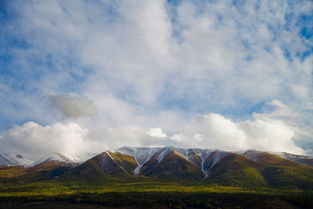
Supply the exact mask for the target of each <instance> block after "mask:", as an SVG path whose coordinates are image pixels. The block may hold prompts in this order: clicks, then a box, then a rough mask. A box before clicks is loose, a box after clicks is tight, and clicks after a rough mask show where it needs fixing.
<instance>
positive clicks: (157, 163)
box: [140, 147, 203, 179]
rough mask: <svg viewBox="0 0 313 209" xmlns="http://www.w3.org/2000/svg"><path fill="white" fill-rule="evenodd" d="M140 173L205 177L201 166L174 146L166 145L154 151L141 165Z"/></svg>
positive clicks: (154, 175) (172, 176)
mask: <svg viewBox="0 0 313 209" xmlns="http://www.w3.org/2000/svg"><path fill="white" fill-rule="evenodd" d="M140 174H141V175H145V176H152V177H158V178H189V179H201V178H202V177H203V175H202V171H201V169H200V167H199V166H197V165H196V164H194V163H192V162H191V161H189V160H188V159H187V158H186V157H185V156H184V155H182V154H181V153H180V152H178V151H177V150H176V149H174V148H169V147H165V148H163V149H160V150H159V151H158V152H156V153H154V154H153V155H152V156H151V158H150V159H149V160H148V161H147V162H146V163H145V164H144V165H143V166H142V167H141V169H140Z"/></svg>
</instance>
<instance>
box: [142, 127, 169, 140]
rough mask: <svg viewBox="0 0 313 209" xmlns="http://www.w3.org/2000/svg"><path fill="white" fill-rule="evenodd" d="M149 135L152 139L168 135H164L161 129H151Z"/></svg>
mask: <svg viewBox="0 0 313 209" xmlns="http://www.w3.org/2000/svg"><path fill="white" fill-rule="evenodd" d="M147 134H149V135H150V136H152V137H157V138H165V137H167V135H166V133H164V132H163V130H162V129H161V128H150V129H149V131H148V132H147Z"/></svg>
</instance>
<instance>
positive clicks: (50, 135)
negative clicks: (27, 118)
mask: <svg viewBox="0 0 313 209" xmlns="http://www.w3.org/2000/svg"><path fill="white" fill-rule="evenodd" d="M87 135H88V130H87V129H85V128H83V127H81V126H80V125H78V124H75V123H67V124H62V123H55V124H52V125H49V126H41V125H39V124H37V123H35V122H27V123H25V124H23V125H21V126H14V127H13V128H11V129H9V130H7V131H5V132H3V133H2V134H1V140H0V142H1V148H0V149H1V152H2V153H5V152H8V151H9V152H13V153H21V152H22V154H24V153H25V154H26V155H28V156H31V157H32V158H34V159H38V158H40V157H45V156H47V155H49V154H50V153H53V152H61V153H65V154H69V155H78V156H79V155H81V154H85V152H86V151H88V150H89V149H93V148H94V147H95V146H93V144H92V141H90V140H88V139H87V138H86V137H87Z"/></svg>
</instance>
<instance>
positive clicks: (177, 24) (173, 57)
mask: <svg viewBox="0 0 313 209" xmlns="http://www.w3.org/2000/svg"><path fill="white" fill-rule="evenodd" d="M312 14H313V2H312V1H309V0H302V1H301V0H299V1H288V0H277V1H270V0H262V1H236V0H233V1H222V0H219V1H187V0H186V1H184V0H181V1H180V0H177V1H173V0H168V1H165V0H149V1H146V0H137V1H134V0H123V1H114V0H103V1H96V0H95V1H93V0H91V1H79V0H75V1H74V0H69V1H62V0H56V1H36V0H28V1H8V0H7V1H5V0H4V1H1V4H0V31H1V33H0V44H1V48H0V66H1V68H0V107H1V108H0V130H1V133H0V144H1V146H0V152H14V153H15V152H19V153H25V154H26V155H29V156H31V157H33V158H39V157H40V156H42V155H47V154H49V153H50V152H56V151H57V152H64V153H66V154H72V155H84V154H86V153H97V152H101V151H104V150H106V149H111V148H117V147H120V146H126V145H127V146H163V145H173V146H180V147H202V148H218V149H227V150H242V149H259V150H268V151H287V152H293V153H301V154H305V153H307V154H309V153H311V152H312V147H313V133H312V128H311V127H312V125H313V120H312V118H313V103H312V96H313V95H312V88H313V85H312V84H313V82H312V69H313V67H312V66H313V15H312ZM34 153H35V154H34Z"/></svg>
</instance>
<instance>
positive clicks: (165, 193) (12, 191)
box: [0, 178, 313, 209]
mask: <svg viewBox="0 0 313 209" xmlns="http://www.w3.org/2000/svg"><path fill="white" fill-rule="evenodd" d="M0 186H1V188H0V208H6V209H11V208H12V209H13V208H14V209H18V208H23V209H24V208H28V207H29V208H32V209H37V208H53V205H55V208H60V209H62V207H63V206H64V209H65V208H92V205H94V206H95V207H99V208H109V207H120V208H148V207H149V208H153V207H155V208H222V209H226V208H238V209H239V208H258V207H259V205H263V206H264V205H269V206H266V208H287V209H288V208H313V207H312V206H313V193H312V192H308V191H306V192H304V191H302V190H290V189H279V190H277V189H269V188H266V187H259V188H254V189H249V188H240V187H231V186H218V185H209V184H204V183H198V184H195V183H193V182H174V181H158V180H156V179H151V178H143V179H138V180H137V181H133V180H131V181H124V182H119V181H117V180H116V181H115V180H112V182H109V183H107V184H100V185H99V184H90V183H86V182H66V181H56V180H53V181H42V182H35V183H29V184H24V183H17V184H1V185H0ZM60 205H61V206H62V207H60ZM47 206H49V207H47ZM264 207H265V206H264ZM260 208H262V207H260Z"/></svg>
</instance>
